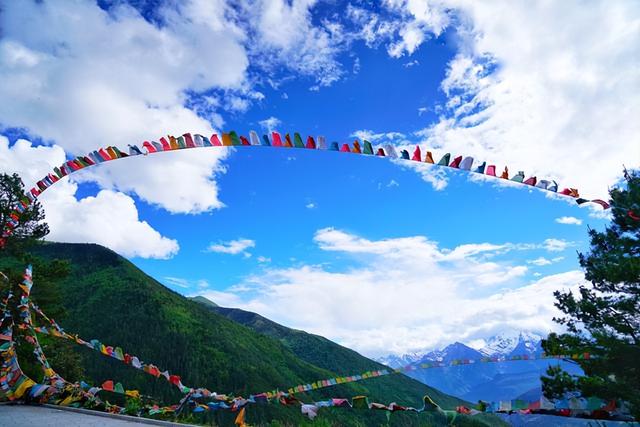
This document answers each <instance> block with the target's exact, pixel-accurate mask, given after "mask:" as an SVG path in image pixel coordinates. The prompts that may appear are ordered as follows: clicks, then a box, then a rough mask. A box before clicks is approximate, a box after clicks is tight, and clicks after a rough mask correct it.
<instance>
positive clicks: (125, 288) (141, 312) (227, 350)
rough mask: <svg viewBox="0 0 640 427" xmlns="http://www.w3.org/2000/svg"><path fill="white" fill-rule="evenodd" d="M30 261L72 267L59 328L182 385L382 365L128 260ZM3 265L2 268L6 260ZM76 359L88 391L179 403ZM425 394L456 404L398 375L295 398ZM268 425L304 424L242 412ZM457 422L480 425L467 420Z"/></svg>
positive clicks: (91, 256) (282, 381)
mask: <svg viewBox="0 0 640 427" xmlns="http://www.w3.org/2000/svg"><path fill="white" fill-rule="evenodd" d="M34 253H35V254H36V255H38V256H40V257H42V258H44V259H54V258H59V259H66V260H68V261H69V263H70V267H71V268H70V274H69V275H68V277H67V278H66V279H63V280H61V281H60V282H59V283H58V284H57V292H58V293H59V295H58V296H59V298H57V300H58V301H59V302H60V303H61V305H62V308H60V309H58V310H57V311H59V312H60V313H61V314H60V315H59V317H58V318H57V319H56V320H58V322H59V323H60V324H61V325H62V326H63V327H64V328H65V330H67V331H69V332H72V333H77V334H79V335H80V336H81V337H83V338H85V339H92V338H97V339H99V340H100V341H101V342H103V343H105V344H107V345H114V346H115V345H118V346H120V347H122V348H123V350H124V351H126V352H128V353H130V354H134V355H137V356H138V357H139V358H140V359H141V360H144V361H148V362H152V363H154V364H156V365H157V366H158V367H160V368H161V369H168V370H169V371H170V372H172V373H176V374H179V375H181V376H182V382H183V383H184V384H185V385H190V386H204V387H207V388H209V389H210V390H213V391H217V392H222V393H234V394H236V395H248V394H250V393H259V392H262V391H267V390H273V389H275V388H281V389H286V388H288V387H291V386H294V385H297V384H299V383H306V382H310V381H314V380H318V379H323V378H328V377H334V376H336V375H337V374H347V373H354V374H355V373H359V372H362V371H363V370H368V369H379V368H380V367H381V365H380V364H378V363H376V362H373V361H371V360H369V359H366V358H364V357H362V356H360V355H359V354H357V353H355V352H353V351H351V350H349V349H346V348H344V347H341V346H338V345H337V344H335V343H332V342H330V341H328V340H326V339H324V338H322V337H317V336H313V335H309V334H305V333H303V332H299V331H292V332H291V336H290V337H291V339H290V340H283V339H282V337H278V336H276V335H272V336H268V335H266V334H264V333H260V332H265V331H256V330H253V329H252V328H251V327H247V326H244V325H242V324H240V323H238V322H237V321H234V320H231V319H228V318H227V317H225V316H223V315H220V314H218V313H215V312H213V311H212V309H211V307H207V306H205V305H203V304H201V303H198V302H195V301H191V300H189V299H188V298H185V297H183V296H181V295H179V294H177V293H175V292H173V291H171V290H170V289H168V288H166V287H165V286H163V285H161V284H160V283H158V282H157V281H156V280H154V279H153V278H151V277H149V276H147V275H146V274H144V273H143V272H142V271H140V270H139V269H138V268H137V267H135V266H134V265H133V264H132V263H131V262H129V261H128V260H126V259H124V258H122V257H121V256H119V255H118V254H116V253H115V252H113V251H110V250H108V249H106V248H103V247H101V246H98V245H88V244H58V243H49V244H44V245H41V246H39V247H37V248H36V249H35V250H34ZM2 262H3V263H4V264H7V263H10V260H3V261H2ZM14 268H15V265H14ZM34 283H35V285H34V290H33V297H34V299H35V300H36V302H40V304H41V306H42V307H43V309H44V310H45V311H47V306H46V304H45V303H44V302H43V301H38V298H39V296H40V297H42V298H43V299H44V297H45V294H46V292H45V291H46V287H42V289H41V291H40V292H39V291H38V272H37V270H35V271H34ZM48 298H50V297H48ZM264 320H265V321H267V320H266V319H264ZM267 322H268V321H267ZM274 325H277V324H274ZM249 326H251V325H249ZM277 326H279V327H281V326H280V325H277ZM281 328H283V327H281ZM284 329H286V328H284ZM318 343H321V344H322V352H323V353H322V354H320V353H318V352H317V350H318V348H319V347H318ZM314 348H315V349H314ZM45 351H46V349H45ZM74 351H77V352H79V353H80V356H81V360H82V362H81V364H82V367H83V369H84V376H85V379H87V380H89V381H91V382H93V383H96V384H99V383H101V382H102V381H104V380H107V379H114V380H116V381H121V382H122V383H123V384H124V385H125V387H126V388H136V389H139V390H141V391H142V392H143V393H145V394H148V395H151V396H156V397H158V398H161V399H163V400H164V401H165V402H171V403H174V402H176V401H177V399H178V397H179V395H178V394H177V392H176V391H175V390H174V389H173V388H172V387H171V386H169V385H168V384H167V383H166V382H165V381H164V380H154V378H152V377H150V376H149V375H146V374H142V373H140V372H139V371H137V370H135V369H132V368H130V367H128V366H124V365H122V364H121V363H120V362H118V361H116V360H114V359H110V358H105V357H102V356H101V355H99V354H97V353H95V352H92V351H90V350H87V349H84V348H77V349H75V348H74ZM53 359H54V360H55V357H54V358H53ZM73 379H76V378H73ZM425 394H429V395H431V396H432V397H433V398H434V400H436V401H437V402H438V403H440V404H441V405H442V406H443V407H446V408H452V407H453V406H455V405H457V404H460V403H462V402H461V401H460V400H458V399H456V398H453V397H450V396H447V395H445V394H443V393H440V392H438V391H437V390H434V389H431V388H430V387H427V386H424V385H422V384H420V383H418V382H417V381H414V380H411V379H409V378H407V377H404V376H400V375H393V376H389V377H383V378H374V379H370V380H367V381H364V382H361V383H358V384H350V385H340V386H336V387H332V388H330V389H326V390H324V391H317V392H314V394H313V395H302V396H301V398H302V399H303V400H307V401H310V400H314V399H315V400H318V399H322V398H325V397H347V398H348V397H352V396H355V395H367V396H368V397H369V398H370V400H374V401H381V402H385V403H389V402H392V401H396V402H398V403H400V404H405V405H411V406H416V407H420V406H422V405H421V398H422V396H423V395H425ZM321 416H322V418H323V419H325V420H326V421H328V422H331V423H333V424H336V425H378V424H386V422H387V417H386V414H384V413H381V412H374V411H358V412H356V411H349V410H343V409H340V408H331V409H326V410H323V411H322V413H321ZM432 417H433V416H432V415H430V414H419V415H418V414H411V413H402V414H400V413H396V414H393V416H392V417H391V424H392V425H393V424H397V425H429V424H430V423H433V422H434V419H433V418H432ZM274 419H277V420H280V421H283V422H285V423H288V424H291V425H298V424H300V423H303V422H305V419H304V418H303V417H302V416H301V414H300V413H299V408H298V407H283V406H279V405H268V406H258V405H254V406H252V407H251V408H250V409H249V410H248V412H247V420H248V422H250V423H257V424H263V423H266V422H267V421H270V420H274ZM231 420H232V414H229V413H224V412H219V413H218V414H216V416H215V418H214V421H217V422H218V423H221V424H223V425H227V424H228V423H230V422H231ZM462 422H466V423H471V424H476V423H479V422H480V421H479V420H471V419H466V418H465V419H464V420H463V421H462Z"/></svg>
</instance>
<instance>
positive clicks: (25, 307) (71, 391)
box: [0, 266, 615, 421]
mask: <svg viewBox="0 0 640 427" xmlns="http://www.w3.org/2000/svg"><path fill="white" fill-rule="evenodd" d="M32 286H33V282H32V271H31V267H30V266H29V267H28V268H27V269H26V270H25V274H24V276H23V281H22V282H21V283H20V284H19V287H20V289H21V291H22V294H21V297H20V304H19V305H18V310H19V316H20V319H21V322H20V323H19V324H18V325H17V326H18V328H19V329H21V330H25V331H26V332H27V334H26V335H25V338H26V340H27V342H29V343H30V344H31V345H32V346H33V347H34V353H35V354H36V358H37V360H38V362H39V364H40V365H41V366H42V368H43V371H44V383H43V384H37V383H35V382H34V381H33V380H31V379H30V378H28V377H27V376H26V375H25V374H24V373H23V372H22V370H21V369H20V367H19V363H18V360H17V355H16V352H15V345H14V341H13V326H14V325H13V321H12V317H11V311H10V309H8V302H9V300H11V298H12V295H11V293H9V294H8V296H7V298H5V299H4V300H2V301H1V302H0V309H2V311H3V317H2V322H1V323H0V326H2V325H4V326H5V327H4V328H0V331H2V332H1V333H0V341H4V342H3V343H2V344H1V345H0V355H1V356H2V360H3V363H2V368H1V370H0V389H2V390H3V391H4V393H5V395H6V396H7V397H8V398H9V399H10V400H15V399H19V398H22V397H23V396H25V395H26V394H27V393H28V396H29V397H30V398H31V399H34V400H39V401H47V402H50V403H55V404H58V405H62V406H68V405H77V404H79V403H81V402H84V403H85V404H89V405H91V406H96V405H99V406H104V408H105V410H107V411H109V412H115V413H124V412H125V408H123V407H119V406H118V405H112V404H110V403H109V402H103V401H102V400H101V399H99V398H98V396H97V394H98V393H99V392H101V391H108V392H112V393H117V394H121V395H124V396H127V397H130V398H135V399H139V398H140V397H141V396H140V393H139V392H138V391H137V390H125V389H124V387H123V386H122V384H120V383H115V384H114V382H113V381H112V380H107V381H105V382H104V383H103V384H102V386H101V387H90V386H89V385H88V384H86V383H85V382H83V381H81V382H80V383H69V382H68V381H66V380H64V379H63V378H62V377H60V376H59V375H58V374H56V373H55V372H54V371H53V369H52V368H51V366H50V365H49V363H48V362H47V360H46V357H45V356H44V352H43V351H42V348H41V347H40V344H39V342H38V340H37V337H36V336H35V332H38V333H43V334H49V335H51V336H54V337H58V338H64V339H69V340H72V341H73V342H76V343H77V344H80V345H84V346H86V347H88V348H91V349H93V350H96V351H99V352H100V353H101V354H103V355H105V356H109V357H113V358H116V359H118V360H120V361H122V362H124V363H126V364H131V365H132V366H134V365H133V364H132V361H133V360H136V359H137V358H136V359H134V358H133V356H129V358H127V357H126V356H128V355H126V354H123V352H122V350H121V349H120V350H118V347H116V349H115V350H114V349H113V348H112V347H108V346H104V345H103V344H100V345H99V346H98V345H97V344H96V343H97V340H93V341H92V342H90V343H89V342H86V341H84V340H82V339H80V338H79V337H77V336H73V335H70V334H67V333H66V332H64V330H62V328H61V327H60V326H59V325H58V324H57V323H56V322H55V321H54V320H53V319H50V318H49V317H48V316H46V314H44V312H42V310H40V309H39V308H38V307H37V306H36V305H35V304H34V303H33V302H31V301H29V296H30V291H31V288H32ZM30 310H34V312H35V313H36V314H38V315H39V316H41V317H42V318H43V319H44V320H46V321H47V322H48V323H49V325H50V327H49V328H46V327H38V326H34V324H33V319H32V316H31V313H30ZM98 343H99V342H98ZM542 358H543V359H549V358H551V357H549V356H544V357H538V358H535V357H530V356H523V357H511V358H483V359H479V360H469V359H458V360H452V361H450V362H448V363H443V362H427V363H422V364H420V365H417V366H415V365H408V366H405V367H402V368H397V369H391V370H390V369H383V370H375V371H368V372H365V373H363V374H361V375H353V376H347V377H336V378H331V379H327V380H320V381H316V382H314V383H310V384H301V385H298V386H296V387H292V388H289V389H288V392H284V391H279V390H274V391H272V392H266V393H259V394H254V395H250V396H249V398H248V399H245V398H243V397H233V396H232V395H219V394H217V393H211V392H209V391H208V390H207V389H204V388H198V389H193V388H188V387H186V386H183V385H182V384H181V383H180V382H179V377H177V376H174V377H173V378H177V379H178V380H177V381H172V380H171V378H172V376H171V375H170V374H168V372H166V371H165V373H161V374H160V375H162V376H165V378H167V380H168V381H169V382H170V383H172V384H174V385H176V386H178V388H179V389H180V390H181V391H183V392H185V396H184V397H183V398H182V399H181V401H180V403H179V404H177V405H171V406H164V407H159V406H158V405H144V407H143V410H144V413H145V414H147V415H149V416H153V415H156V414H160V413H163V414H167V413H176V414H178V413H180V412H181V411H182V410H185V409H188V410H190V411H192V412H193V413H199V412H204V411H212V410H221V409H227V410H231V411H239V414H238V418H237V419H236V421H238V419H241V421H243V420H244V408H245V407H246V406H247V405H249V404H266V403H276V404H281V405H293V404H295V405H300V408H301V412H302V414H304V415H307V416H309V418H310V419H313V418H315V416H316V415H317V413H318V410H319V409H320V408H323V407H342V408H354V409H371V410H385V411H388V413H392V412H397V411H409V412H416V413H420V412H438V413H441V414H443V415H445V416H446V417H447V418H448V419H449V418H451V417H453V418H455V416H456V414H457V413H463V414H467V415H474V414H475V413H478V412H479V411H477V410H476V409H469V408H466V407H464V406H459V407H458V408H457V409H456V411H444V410H442V409H441V408H440V407H439V406H438V405H437V404H435V403H434V402H433V401H432V400H431V399H430V398H429V397H428V396H425V397H424V399H423V403H424V404H423V407H422V408H420V409H417V408H413V407H407V406H402V405H398V404H397V403H395V402H392V403H390V404H389V405H385V404H381V403H376V402H372V403H369V401H368V398H367V397H366V396H356V397H353V398H352V399H351V401H349V400H348V399H343V398H331V399H327V400H323V401H320V402H313V403H304V402H303V401H301V400H300V399H298V398H297V397H296V396H295V394H296V393H304V392H307V391H311V390H317V389H321V388H326V387H332V386H335V385H339V384H345V383H350V382H356V381H361V380H364V379H368V378H375V377H379V376H384V375H390V374H394V373H402V372H407V371H411V370H416V369H428V368H435V367H447V366H459V365H466V364H473V363H478V362H503V361H516V360H537V359H542ZM553 358H567V357H564V356H553ZM570 358H571V359H574V360H577V359H590V358H591V357H590V355H589V354H588V353H585V354H582V355H577V354H576V355H572V356H571V357H570ZM127 360H128V362H127ZM140 365H141V366H150V367H152V366H153V365H145V364H143V363H142V362H140ZM138 369H140V368H138ZM142 369H143V370H144V371H145V372H147V373H150V374H152V375H154V376H156V377H157V376H159V375H156V373H155V371H153V370H152V369H144V368H142ZM156 369H157V368H156ZM158 371H159V370H158ZM178 383H179V384H180V385H178ZM567 402H568V403H567ZM550 405H552V406H553V408H555V409H558V410H565V407H567V408H568V409H567V410H569V409H570V410H581V411H583V412H584V410H593V411H595V410H603V409H604V410H608V409H606V408H604V407H603V405H604V401H602V400H600V399H595V398H592V399H590V400H584V399H582V400H576V399H573V400H569V401H560V402H557V403H556V404H552V403H551V402H549V401H547V400H540V401H538V402H531V403H527V402H523V401H509V402H499V403H491V404H486V405H485V408H483V409H484V410H487V411H505V410H516V409H526V410H538V409H543V410H548V409H550ZM613 405H614V408H615V402H614V403H613ZM608 407H611V403H609V404H608V405H607V408H608Z"/></svg>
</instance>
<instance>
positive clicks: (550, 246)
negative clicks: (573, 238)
mask: <svg viewBox="0 0 640 427" xmlns="http://www.w3.org/2000/svg"><path fill="white" fill-rule="evenodd" d="M570 246H573V243H572V242H567V241H566V240H564V239H553V238H552V239H546V240H545V241H544V248H545V249H546V250H548V251H549V252H562V251H564V250H565V249H567V248H568V247H570Z"/></svg>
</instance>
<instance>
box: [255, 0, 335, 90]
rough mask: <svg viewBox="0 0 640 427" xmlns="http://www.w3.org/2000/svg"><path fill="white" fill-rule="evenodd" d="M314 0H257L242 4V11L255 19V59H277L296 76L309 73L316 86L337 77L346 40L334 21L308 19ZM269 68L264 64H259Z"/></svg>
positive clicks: (271, 60)
mask: <svg viewBox="0 0 640 427" xmlns="http://www.w3.org/2000/svg"><path fill="white" fill-rule="evenodd" d="M315 4H316V0H294V1H291V2H288V1H284V0H260V1H258V2H256V3H252V4H249V3H247V4H246V5H244V6H243V7H244V14H246V15H247V17H248V19H249V20H251V21H255V23H254V24H255V27H256V28H255V29H256V31H257V33H258V37H257V40H258V41H259V43H256V44H255V46H254V47H253V51H252V52H253V53H254V55H255V56H256V57H255V60H256V61H265V60H266V59H268V60H269V61H270V62H273V58H274V57H275V58H278V63H279V65H280V66H284V67H286V68H288V69H290V70H291V71H293V72H295V73H297V74H298V75H304V76H311V77H313V78H314V79H315V82H316V84H315V85H314V86H312V87H317V88H318V89H319V88H320V87H322V86H329V85H331V84H333V83H334V82H336V81H337V80H339V79H340V78H341V77H342V75H343V74H344V71H343V69H342V65H341V64H340V63H339V62H338V60H337V56H338V54H339V53H340V52H341V51H342V50H343V49H344V48H345V46H344V44H345V43H347V40H346V38H345V35H344V29H343V28H342V26H341V24H340V23H338V22H337V21H335V20H323V21H322V22H315V23H314V22H312V17H311V8H312V7H313V6H314V5H315ZM263 65H264V66H266V67H269V64H268V63H264V64H263Z"/></svg>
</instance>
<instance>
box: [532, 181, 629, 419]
mask: <svg viewBox="0 0 640 427" xmlns="http://www.w3.org/2000/svg"><path fill="white" fill-rule="evenodd" d="M625 181H626V182H625V183H624V185H623V186H622V187H621V188H615V189H613V190H611V191H610V196H611V201H610V204H611V214H612V219H611V222H610V224H608V225H607V226H606V227H605V230H604V231H596V230H592V229H590V230H589V237H590V243H591V248H590V251H589V252H588V253H586V254H583V253H580V254H579V261H580V265H581V266H582V268H583V269H584V271H585V278H586V280H588V281H589V282H590V284H588V285H583V286H580V288H579V291H578V294H579V295H575V294H574V293H573V292H571V291H569V292H561V291H556V292H555V293H554V295H555V297H556V303H555V305H556V307H558V308H559V309H560V311H562V313H564V316H563V317H560V318H555V319H554V320H555V321H556V322H558V323H560V324H562V325H564V326H565V327H566V328H567V332H566V333H564V334H560V335H558V334H551V335H549V337H548V338H547V339H546V340H545V341H543V344H542V346H543V348H544V350H545V351H546V352H547V353H548V354H584V353H589V354H590V356H591V357H590V358H589V359H588V360H579V361H578V363H579V365H580V367H581V368H582V369H583V371H584V374H585V375H584V376H571V375H569V374H567V373H566V372H564V371H562V370H561V369H550V370H549V371H547V375H548V377H543V378H542V382H543V389H544V392H545V395H546V396H547V397H552V398H553V397H560V396H562V395H564V394H566V393H567V392H579V393H580V394H581V395H582V396H585V397H589V396H596V397H600V398H603V399H621V400H624V401H626V402H628V403H629V404H630V405H631V410H632V413H633V414H634V416H635V417H636V418H637V419H640V171H632V172H630V173H629V172H627V171H625Z"/></svg>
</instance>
